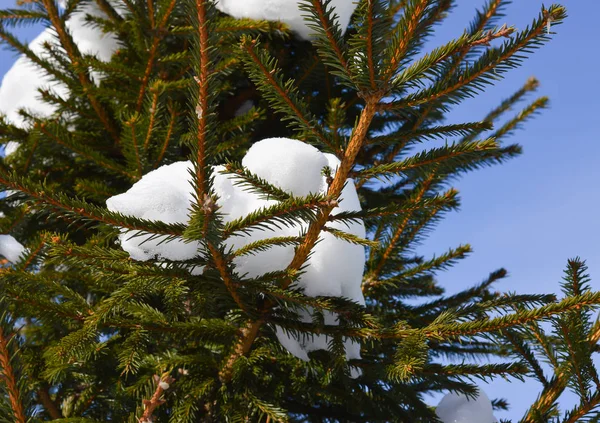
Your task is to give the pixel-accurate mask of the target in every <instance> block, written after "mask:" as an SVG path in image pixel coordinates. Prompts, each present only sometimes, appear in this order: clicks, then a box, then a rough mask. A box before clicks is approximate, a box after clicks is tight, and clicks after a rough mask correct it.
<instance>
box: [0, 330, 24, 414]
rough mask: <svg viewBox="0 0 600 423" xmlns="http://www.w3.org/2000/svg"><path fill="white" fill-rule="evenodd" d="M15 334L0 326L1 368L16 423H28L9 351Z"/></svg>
mask: <svg viewBox="0 0 600 423" xmlns="http://www.w3.org/2000/svg"><path fill="white" fill-rule="evenodd" d="M13 336H14V334H10V335H8V334H6V333H5V332H4V329H3V328H2V327H0V368H1V372H2V376H3V379H4V380H3V381H4V383H5V384H6V391H7V392H8V398H9V401H10V406H11V408H12V412H13V415H14V418H15V423H26V422H27V421H28V419H27V416H26V414H25V409H24V407H23V403H22V402H21V393H20V390H19V386H18V383H17V378H16V376H15V372H14V370H13V366H12V364H11V361H12V354H11V353H10V351H9V342H10V341H11V339H12V337H13Z"/></svg>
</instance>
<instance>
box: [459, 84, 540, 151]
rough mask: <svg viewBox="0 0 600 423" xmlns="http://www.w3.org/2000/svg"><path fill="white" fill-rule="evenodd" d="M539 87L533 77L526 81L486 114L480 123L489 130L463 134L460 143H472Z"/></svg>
mask: <svg viewBox="0 0 600 423" xmlns="http://www.w3.org/2000/svg"><path fill="white" fill-rule="evenodd" d="M538 86H539V81H538V80H537V79H535V78H533V77H531V78H529V79H527V81H526V82H525V84H524V85H523V86H522V87H521V88H519V89H518V90H517V91H516V92H515V93H514V94H513V95H511V96H510V97H508V98H507V99H505V100H503V101H502V103H500V105H499V106H498V107H495V108H494V109H493V110H492V111H491V112H489V113H488V114H487V116H486V117H485V118H484V119H483V121H482V122H486V123H487V124H488V125H490V127H489V128H481V130H479V131H473V132H472V133H470V134H465V136H464V137H463V138H462V139H461V140H460V142H468V141H473V140H474V139H475V137H477V135H479V134H480V133H481V132H482V131H483V130H484V129H491V126H492V124H493V123H494V122H495V121H496V120H497V119H498V118H499V117H500V116H502V115H503V114H504V113H505V112H507V111H508V110H510V109H511V108H512V106H514V105H515V104H516V103H517V102H519V101H520V100H521V99H522V98H523V97H524V96H525V95H527V94H528V93H530V92H533V91H535V90H536V89H537V88H538Z"/></svg>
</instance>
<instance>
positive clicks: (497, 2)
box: [360, 0, 505, 185]
mask: <svg viewBox="0 0 600 423" xmlns="http://www.w3.org/2000/svg"><path fill="white" fill-rule="evenodd" d="M504 1H505V0H490V2H489V3H488V5H487V7H486V9H485V12H484V13H479V14H478V19H477V20H476V22H475V23H474V25H473V26H472V28H471V31H470V35H473V34H476V33H478V32H480V31H483V30H484V29H485V27H486V24H487V23H488V22H489V21H490V20H491V19H492V17H493V16H494V15H495V14H496V13H497V11H498V9H499V8H500V6H501V4H502V3H503V2H504ZM448 7H449V6H448ZM469 51H470V49H469V48H465V49H462V50H460V52H459V54H458V55H457V57H456V58H455V59H454V61H453V63H452V65H451V66H450V68H449V69H448V70H447V71H446V72H445V73H444V75H443V77H442V80H441V81H442V82H444V83H446V82H448V81H449V80H450V79H451V78H452V75H454V73H455V72H456V70H457V69H459V67H460V66H461V64H462V62H463V61H464V59H465V57H466V56H467V54H468V53H469ZM435 106H436V102H433V101H432V102H429V103H427V104H426V105H425V108H424V109H423V110H422V111H421V113H420V115H419V116H418V118H417V119H415V121H414V122H413V124H412V125H411V130H412V131H416V130H418V128H419V127H420V126H421V125H422V124H423V122H425V120H426V119H427V117H428V116H429V114H430V113H431V112H432V111H433V110H435V108H436V107H435ZM405 145H406V143H399V144H397V145H396V146H395V147H394V148H393V149H392V151H391V152H389V153H388V154H387V156H386V158H385V161H386V162H391V161H392V160H394V158H395V157H396V156H397V155H398V153H399V152H400V151H402V149H403V148H404V146H405ZM377 152H378V149H374V150H373V151H372V153H371V155H372V156H373V155H374V154H376V153H377ZM361 182H362V180H361ZM363 183H364V182H363ZM360 185H362V184H360Z"/></svg>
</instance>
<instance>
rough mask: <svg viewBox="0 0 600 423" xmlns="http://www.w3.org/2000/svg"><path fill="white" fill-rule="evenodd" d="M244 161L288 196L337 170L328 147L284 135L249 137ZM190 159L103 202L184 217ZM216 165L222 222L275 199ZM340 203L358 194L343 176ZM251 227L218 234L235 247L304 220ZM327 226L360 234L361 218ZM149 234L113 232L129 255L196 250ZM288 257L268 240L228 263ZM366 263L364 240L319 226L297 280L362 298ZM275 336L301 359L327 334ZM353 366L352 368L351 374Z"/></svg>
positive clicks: (298, 229) (138, 213) (289, 249)
mask: <svg viewBox="0 0 600 423" xmlns="http://www.w3.org/2000/svg"><path fill="white" fill-rule="evenodd" d="M242 164H243V166H244V167H245V168H246V169H248V170H249V171H251V172H252V173H254V174H256V175H257V176H259V177H261V178H263V179H265V180H267V181H268V182H269V183H271V184H273V185H275V186H277V187H279V188H281V189H282V190H285V191H286V192H288V193H290V194H291V195H294V196H306V195H308V194H309V193H313V194H318V193H322V194H324V193H326V192H327V182H326V180H325V177H324V176H323V175H322V170H323V168H324V167H325V166H328V167H329V168H331V169H332V171H333V172H335V171H336V170H337V167H338V166H339V164H340V162H339V160H338V159H337V158H336V157H335V156H333V155H331V154H323V153H321V152H320V151H319V150H317V149H316V148H315V147H312V146H310V145H308V144H306V143H303V142H301V141H297V140H292V139H287V138H270V139H265V140H263V141H260V142H257V143H256V144H254V145H253V146H252V147H251V148H250V149H249V150H248V152H247V154H246V156H245V157H244V159H243V160H242ZM191 169H192V164H191V162H189V161H188V162H177V163H173V164H170V165H167V166H162V167H160V168H158V169H156V170H154V171H152V172H150V173H148V174H146V175H144V176H143V177H142V179H141V180H140V181H138V182H136V183H135V184H134V185H133V186H132V187H131V188H130V189H129V190H128V191H127V192H125V193H123V194H120V195H117V196H114V197H111V198H110V199H108V200H107V206H108V208H109V210H112V211H115V212H120V213H123V214H126V215H131V216H135V217H138V218H143V219H149V220H154V221H162V222H166V223H184V224H185V223H187V222H188V221H189V216H188V212H189V210H190V209H191V205H192V202H193V195H192V191H193V188H192V185H191V181H190V180H191V176H190V171H191ZM224 170H225V168H224V167H223V166H216V167H214V168H213V172H212V177H213V178H214V179H213V180H214V183H213V189H214V193H215V194H216V195H217V197H218V200H217V205H218V206H219V210H218V212H219V213H220V214H221V215H222V218H223V221H224V222H225V223H228V222H231V221H233V220H235V219H239V218H241V217H244V216H247V215H248V214H249V213H252V212H254V211H257V210H259V209H261V208H264V207H269V206H272V205H274V204H276V203H277V202H276V201H275V200H267V199H264V198H261V197H260V196H259V195H257V194H255V193H251V192H248V191H246V190H245V189H244V187H242V186H240V185H239V184H238V182H239V179H238V178H236V177H235V176H234V175H231V174H226V173H223V172H224ZM339 203H340V204H339V206H338V207H336V208H335V209H334V210H333V212H332V214H334V215H335V214H336V213H339V212H343V211H358V210H360V202H359V199H358V195H357V193H356V188H355V186H354V182H353V181H352V180H351V179H348V180H347V182H346V185H345V187H344V190H343V191H342V194H341V196H340V199H339ZM279 226H280V228H275V227H269V228H268V229H264V230H259V229H253V230H252V231H250V232H249V233H248V234H237V235H235V236H231V237H229V238H228V239H226V240H225V244H226V246H227V247H228V248H231V249H233V250H237V249H239V248H242V247H244V246H246V245H248V244H250V243H252V242H255V241H258V240H263V239H268V238H273V237H282V236H299V235H301V234H302V233H303V232H304V231H305V230H306V229H307V227H308V223H299V224H296V225H294V226H291V227H288V226H283V225H279ZM329 226H330V227H331V228H334V229H338V230H341V231H344V232H347V233H350V234H353V235H356V236H359V237H363V238H364V237H366V231H365V227H364V224H363V223H362V222H354V223H352V224H350V225H345V224H341V223H338V222H333V223H330V224H329ZM148 237H149V235H148V234H144V235H142V236H139V237H133V238H132V233H131V232H129V231H124V232H123V233H121V235H120V236H119V238H120V242H121V247H122V248H123V249H124V250H125V251H127V252H128V253H129V254H130V255H131V257H132V258H133V259H136V260H150V259H158V260H161V259H169V260H188V259H191V258H193V257H196V256H198V255H199V253H200V252H202V246H201V245H200V244H199V243H197V242H189V243H185V242H184V241H183V240H174V241H171V242H166V243H165V242H163V243H161V241H164V238H159V239H155V240H152V241H147V242H143V241H145V240H147V239H148ZM293 257H294V247H293V246H272V247H271V248H269V249H268V250H266V251H261V252H257V253H255V254H247V255H242V256H237V257H236V258H235V259H234V261H233V263H234V265H235V270H236V272H237V273H238V274H240V275H243V276H245V277H247V278H255V277H259V276H260V275H263V274H265V273H267V272H273V271H279V270H284V269H285V268H286V267H287V266H288V265H289V264H290V262H291V261H292V259H293ZM364 264H365V256H364V247H362V246H360V245H356V244H351V243H348V242H346V241H344V240H341V239H338V238H336V237H335V236H333V235H332V234H330V233H322V234H321V237H320V240H319V242H318V243H317V245H316V246H315V248H314V249H313V253H312V255H311V256H310V258H309V260H308V261H307V266H306V270H305V273H304V274H303V275H302V276H301V277H300V279H299V281H298V285H299V287H301V288H303V289H304V292H305V293H306V295H309V296H336V297H341V296H343V297H346V298H349V299H351V300H353V301H355V302H357V303H359V304H362V305H364V304H365V299H364V297H363V294H362V290H361V281H362V275H363V270H364ZM300 314H301V319H302V320H303V321H305V322H310V321H312V318H311V316H312V311H310V310H302V311H301V313H300ZM325 317H326V319H325V320H326V321H325V324H327V325H337V324H338V321H337V316H335V315H334V314H332V313H329V314H326V316H325ZM277 337H278V338H279V340H280V342H281V344H282V345H283V346H284V347H285V348H286V349H287V350H288V351H290V352H291V353H292V354H294V355H295V356H296V357H298V358H300V359H303V360H307V359H308V353H309V352H311V351H314V350H316V349H327V345H328V343H329V341H330V339H329V338H328V337H327V336H325V335H315V336H310V337H305V339H304V337H303V339H298V338H296V337H291V336H288V335H287V334H286V333H285V332H284V331H283V330H281V329H277ZM346 355H347V358H348V359H358V358H360V345H359V344H358V343H354V342H351V341H349V340H348V341H347V342H346ZM358 374H359V373H358V372H357V371H353V375H354V376H358Z"/></svg>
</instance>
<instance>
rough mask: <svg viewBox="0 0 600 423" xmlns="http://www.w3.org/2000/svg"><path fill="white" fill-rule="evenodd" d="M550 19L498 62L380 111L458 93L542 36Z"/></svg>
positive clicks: (410, 105) (396, 102)
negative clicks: (427, 93) (450, 83)
mask: <svg viewBox="0 0 600 423" xmlns="http://www.w3.org/2000/svg"><path fill="white" fill-rule="evenodd" d="M548 19H549V18H546V19H544V20H543V21H542V22H541V23H540V25H539V26H538V27H537V28H535V29H534V30H533V31H532V32H531V33H530V34H529V35H528V36H527V37H525V38H524V39H523V40H522V41H521V42H520V43H518V44H515V45H514V46H513V48H512V49H510V50H507V51H505V52H504V54H503V55H502V56H501V57H499V58H498V59H497V60H494V61H493V62H491V63H489V64H488V65H487V66H482V67H481V69H479V70H478V71H477V72H471V73H465V74H463V75H462V77H461V78H459V79H458V81H457V82H456V83H454V84H452V85H450V86H448V87H446V88H444V89H443V90H440V91H438V92H436V93H432V94H431V96H429V97H427V98H415V99H413V100H410V101H402V100H400V101H392V102H389V103H380V104H379V109H378V110H380V111H387V110H393V109H395V108H396V107H398V106H399V105H402V107H406V108H410V107H416V106H419V105H421V104H425V103H431V102H433V101H434V100H437V99H439V98H441V97H444V96H446V95H448V94H450V93H452V92H453V91H456V90H457V89H459V88H460V87H463V86H465V85H467V84H469V83H471V82H473V81H474V80H475V79H477V78H479V77H480V76H482V75H483V74H485V73H486V72H488V71H490V70H492V69H494V68H495V67H496V66H498V63H501V62H503V61H505V60H507V59H509V58H510V57H511V56H513V55H514V54H515V53H517V52H518V51H519V50H520V49H521V48H523V47H524V46H526V45H527V43H528V42H529V41H531V40H532V39H533V38H535V37H538V36H539V35H541V34H542V33H543V32H544V30H545V24H546V22H547V20H548Z"/></svg>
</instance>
